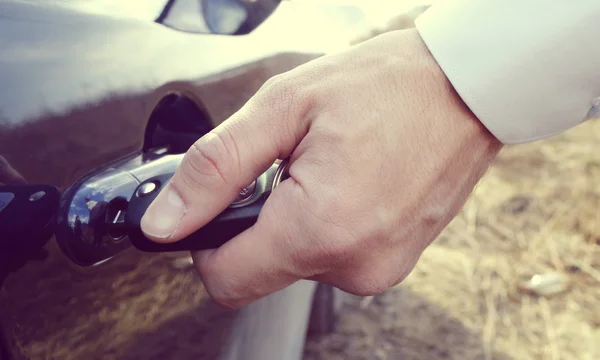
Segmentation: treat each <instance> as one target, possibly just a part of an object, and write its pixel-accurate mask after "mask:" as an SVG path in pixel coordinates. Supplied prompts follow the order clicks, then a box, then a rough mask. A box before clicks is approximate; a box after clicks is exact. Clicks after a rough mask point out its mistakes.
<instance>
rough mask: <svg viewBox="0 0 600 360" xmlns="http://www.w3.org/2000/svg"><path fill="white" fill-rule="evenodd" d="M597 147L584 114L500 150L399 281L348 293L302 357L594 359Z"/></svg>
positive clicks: (597, 137)
mask: <svg viewBox="0 0 600 360" xmlns="http://www.w3.org/2000/svg"><path fill="white" fill-rule="evenodd" d="M598 144H600V123H599V122H598V121H590V122H588V123H586V124H583V125H580V126H579V127H577V128H575V129H573V130H571V131H569V132H568V133H566V134H564V135H561V136H558V137H555V138H552V139H548V140H544V141H539V142H536V143H533V144H527V145H518V146H510V147H506V148H505V149H503V151H502V152H501V153H500V155H499V156H498V158H497V160H496V161H495V164H494V165H493V167H492V168H491V170H490V171H489V173H488V174H487V175H486V176H485V177H484V178H483V179H482V181H481V182H480V184H479V185H478V186H477V188H476V190H475V192H474V194H473V195H472V197H471V198H470V200H469V201H468V202H467V204H466V205H465V207H464V209H463V211H462V212H461V213H460V214H459V216H458V217H457V218H456V219H455V220H454V221H453V222H452V223H451V224H450V225H449V226H448V228H447V229H446V230H444V232H443V233H442V234H441V236H440V237H439V238H438V239H437V240H436V241H435V242H434V244H433V245H432V246H431V247H430V248H429V249H428V250H426V251H425V253H424V254H423V256H422V258H421V259H420V261H419V263H418V264H417V267H416V269H415V270H414V271H413V273H412V274H411V275H410V276H409V277H408V278H407V279H406V280H405V281H404V283H402V284H401V285H399V286H397V287H396V288H393V289H391V290H390V291H388V292H386V293H385V294H383V295H380V296H377V297H375V298H364V299H360V298H356V299H353V300H352V301H351V302H350V303H349V304H348V305H347V306H346V308H345V310H344V311H343V312H342V315H341V319H340V323H339V324H338V327H337V329H336V331H335V333H334V334H331V335H330V336H326V337H323V338H319V339H311V340H309V343H308V346H307V351H306V354H305V360H313V359H331V360H334V359H336V360H337V359H402V360H412V359H464V360H468V359H486V360H487V359H507V360H508V359H518V360H527V359H552V360H556V359H578V360H580V359H581V360H583V359H598V358H600V345H599V344H600V329H599V326H600V312H599V311H598V307H599V305H600V286H599V285H600V253H599V251H598V248H599V247H598V244H600V221H598V220H599V215H598V209H599V208H600V153H599V152H598V151H595V149H596V148H597V146H598ZM535 275H540V276H539V277H537V279H539V280H540V283H535V279H534V281H533V282H532V281H529V282H528V280H530V279H531V278H532V277H533V276H535Z"/></svg>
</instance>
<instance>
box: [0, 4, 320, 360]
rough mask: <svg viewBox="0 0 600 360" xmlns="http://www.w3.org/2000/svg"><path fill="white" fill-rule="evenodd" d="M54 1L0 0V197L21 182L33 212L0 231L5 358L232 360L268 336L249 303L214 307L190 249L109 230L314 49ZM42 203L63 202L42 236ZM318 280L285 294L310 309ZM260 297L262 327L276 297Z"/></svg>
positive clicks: (26, 210) (1, 322)
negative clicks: (140, 194) (161, 249)
mask: <svg viewBox="0 0 600 360" xmlns="http://www.w3.org/2000/svg"><path fill="white" fill-rule="evenodd" d="M59 3H60V2H57V1H48V2H31V1H12V0H11V1H4V2H1V3H0V14H1V16H0V44H1V45H2V50H1V51H0V89H1V90H0V94H1V95H0V184H2V185H0V186H2V187H0V193H3V192H4V193H7V192H9V191H7V190H6V189H16V190H14V191H16V192H19V191H20V192H21V193H24V194H27V195H28V196H27V197H26V200H23V201H24V202H23V203H24V204H26V205H27V206H31V207H27V206H25V205H24V207H22V208H20V210H19V211H21V213H19V214H21V215H20V218H19V219H18V220H19V221H21V220H22V221H23V222H24V223H25V224H28V225H27V226H25V227H22V228H21V229H20V230H19V231H23V232H22V234H23V236H20V237H12V238H8V237H5V238H3V239H0V282H1V283H2V285H1V289H0V326H1V329H2V337H1V338H2V343H1V344H2V351H3V354H2V355H0V357H2V356H4V357H7V358H11V359H12V358H14V359H100V358H102V359H111V358H114V359H117V358H118V359H153V358H168V359H188V358H189V359H192V358H193V359H214V358H216V357H217V354H219V353H221V352H222V351H223V349H222V347H223V346H227V347H229V348H230V349H229V350H227V349H225V350H226V351H225V353H226V354H230V355H229V356H233V355H231V354H236V353H237V354H239V353H240V351H241V353H244V350H243V349H250V348H255V349H256V348H258V347H260V346H258V345H257V343H256V341H254V342H252V341H248V337H249V336H250V337H252V336H251V335H249V333H251V332H253V331H254V332H255V334H258V333H260V331H259V330H258V329H259V328H260V327H258V328H257V327H256V326H254V327H253V326H250V325H249V324H256V316H254V318H253V317H252V314H256V313H254V312H252V311H253V310H252V309H254V308H249V309H248V310H246V315H244V314H242V316H241V317H240V315H239V314H238V313H236V312H230V311H225V310H224V309H222V308H219V307H218V306H216V305H214V304H213V303H211V302H210V301H209V298H208V296H207V294H206V292H205V291H204V289H203V287H202V285H201V283H200V281H199V279H198V277H197V275H196V274H195V271H194V269H193V267H192V266H191V262H190V258H189V255H188V254H187V253H169V254H162V253H159V254H150V253H144V252H140V251H137V250H135V249H134V248H132V247H131V245H130V243H129V240H128V238H127V236H124V234H121V233H118V232H114V231H113V232H110V231H109V229H108V228H107V227H106V226H102V224H103V223H106V222H110V221H111V219H112V217H113V216H114V215H116V213H115V211H117V212H118V210H119V208H118V206H119V205H118V204H119V200H118V199H123V198H124V199H127V198H128V197H130V196H131V195H132V194H133V191H134V189H135V187H136V186H137V184H139V183H140V182H141V181H143V180H144V178H145V177H148V176H152V175H154V174H155V173H156V172H157V171H169V170H173V169H174V167H175V166H177V163H178V160H180V159H181V154H182V153H183V152H185V150H186V149H187V147H189V146H190V145H191V143H192V142H193V141H194V140H195V139H197V138H198V137H200V136H202V135H203V134H204V133H206V132H207V131H209V130H210V129H211V128H213V127H214V126H216V125H217V124H218V123H220V122H221V121H223V120H224V119H226V118H227V117H228V116H230V115H231V114H232V113H233V112H235V111H236V110H237V109H239V108H240V107H241V106H242V105H243V104H244V103H245V101H247V99H248V98H249V97H250V96H252V94H254V93H255V92H256V91H257V90H258V88H259V87H260V86H261V85H262V83H263V82H264V81H265V80H266V79H268V78H269V77H271V76H272V75H274V74H277V73H280V72H283V71H286V70H288V69H291V68H293V67H295V66H297V65H299V64H302V63H304V62H306V61H308V60H310V59H312V58H315V57H316V56H319V55H320V53H319V52H318V51H312V50H311V46H298V49H296V50H293V51H290V48H294V46H293V45H290V44H289V43H286V42H282V41H268V40H266V39H265V38H264V37H265V36H267V37H268V36H269V34H271V33H272V31H270V30H268V27H264V28H261V29H259V30H260V31H257V32H256V34H250V35H247V36H241V37H237V36H221V35H210V34H191V33H185V32H182V31H177V30H175V29H173V28H169V27H167V26H163V25H159V24H156V23H153V22H148V21H142V20H140V19H139V18H135V17H128V16H117V15H115V14H108V13H107V12H102V11H100V12H99V11H97V10H98V9H97V8H94V7H90V8H85V7H81V8H75V7H72V6H63V5H64V4H59ZM140 6H141V5H140ZM121 15H123V14H121ZM125 15H126V14H125ZM272 18H273V24H279V25H281V24H284V23H286V22H287V21H285V20H282V19H281V16H280V18H278V15H277V13H276V14H275V15H273V16H272ZM269 21H270V19H269V20H268V21H267V23H268V22H269ZM287 23H288V24H289V22H287ZM279 25H278V26H279ZM305 45H306V44H305ZM313 50H314V49H313ZM3 189H4V190H3ZM40 189H44V190H40ZM52 189H56V192H57V194H58V195H57V196H58V197H57V198H56V200H53V196H54V195H55V194H53V190H52ZM11 191H12V190H11ZM41 191H43V193H41ZM58 199H60V200H58ZM115 199H117V201H115ZM9 201H10V199H8V200H7V198H2V199H0V208H3V207H4V210H0V211H8V209H11V208H10V206H11V204H10V203H9ZM44 201H49V202H50V203H52V201H56V206H57V209H58V210H57V211H56V213H55V215H54V217H55V219H54V220H56V221H53V222H52V227H53V228H52V233H50V234H48V236H45V235H44V234H45V233H44V234H42V233H40V232H36V231H33V230H35V229H38V228H40V227H45V226H47V225H48V224H46V223H44V222H42V223H40V222H36V221H37V220H36V218H35V216H30V215H31V214H34V213H35V211H37V210H36V209H37V208H36V207H35V206H37V205H38V204H43V202H44ZM2 204H3V205H5V206H3V205H2ZM115 204H116V205H115ZM28 221H29V222H28ZM48 226H50V225H48ZM28 229H29V230H32V231H31V232H27V230H28ZM40 234H41V235H40ZM312 290H314V286H313V285H307V284H303V283H301V284H300V285H299V287H298V286H297V287H294V288H292V289H291V290H289V292H288V293H287V294H288V295H287V298H289V294H295V295H293V296H294V298H296V303H295V304H294V305H293V306H294V307H295V309H297V312H298V314H300V315H299V316H300V317H301V318H302V317H304V318H305V317H306V316H305V315H302V314H306V312H307V311H308V309H309V307H310V306H308V305H306V304H309V302H310V297H311V294H312V293H311V291H312ZM294 291H295V293H294ZM285 294H286V293H283V295H278V296H280V297H281V296H283V297H284V298H285V297H286V295H285ZM299 294H300V295H299ZM271 299H275V300H273V301H275V303H279V304H280V306H279V310H278V311H279V312H280V313H281V312H283V313H289V308H287V310H286V308H285V306H283V305H281V304H283V303H285V301H284V302H281V301H279V302H277V300H276V299H277V297H274V298H273V297H272V298H271ZM298 299H304V300H301V301H300V300H298ZM298 301H300V303H298ZM264 304H265V303H263V305H261V304H260V303H259V304H258V305H256V306H255V308H256V307H260V308H262V309H263V310H261V311H262V313H260V312H259V315H258V316H259V318H262V319H263V320H262V322H263V323H265V322H267V323H268V321H267V320H265V316H266V315H268V313H269V309H272V308H275V306H274V305H264ZM267 304H268V302H267ZM302 304H304V305H302ZM265 306H266V309H267V310H264V309H265ZM282 306H283V307H282ZM303 306H304V307H303ZM302 309H304V310H302ZM260 314H263V315H260ZM240 318H241V319H242V320H240ZM244 319H246V320H244ZM240 321H241V322H240ZM244 321H245V323H244ZM300 322H302V321H300ZM264 328H265V329H267V328H268V329H273V326H272V325H267V326H264ZM275 329H278V331H279V332H281V326H280V325H278V326H277V327H275ZM269 331H272V330H269ZM297 331H298V330H296V332H297ZM301 331H302V329H300V332H301ZM232 332H233V333H234V335H235V337H236V338H237V339H244V338H245V339H244V340H238V341H236V340H235V339H232V337H231V336H232ZM265 334H268V331H266V332H265ZM295 336H296V335H295ZM254 338H256V336H255V337H254ZM269 340H273V339H269V337H268V336H267V335H265V336H263V337H262V338H259V339H258V341H262V342H263V343H264V342H265V341H269ZM240 344H242V345H240ZM249 344H250V345H249ZM244 346H245V348H244ZM240 347H241V349H242V350H240ZM257 351H258V350H257ZM263 351H264V350H263ZM247 355H248V356H251V354H247ZM244 358H248V359H250V358H251V357H244Z"/></svg>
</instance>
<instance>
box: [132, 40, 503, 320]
mask: <svg viewBox="0 0 600 360" xmlns="http://www.w3.org/2000/svg"><path fill="white" fill-rule="evenodd" d="M500 148H501V144H500V142H499V141H498V140H497V139H495V138H494V137H493V136H492V135H491V134H490V133H489V132H488V131H487V130H486V129H485V128H484V127H483V126H482V125H481V123H480V122H479V121H478V120H477V118H476V117H475V116H474V115H473V114H472V113H471V112H470V110H469V109H468V108H467V107H466V106H465V104H464V103H463V102H462V101H461V99H460V98H459V96H458V95H457V94H456V93H455V91H454V90H453V88H452V87H451V85H450V84H449V82H448V80H447V79H446V77H445V76H444V74H443V72H442V71H441V69H440V68H439V67H438V65H437V63H436V62H435V60H434V59H433V58H432V56H431V55H430V54H429V52H428V50H427V48H426V47H425V45H424V44H423V42H422V40H421V39H420V37H419V35H418V33H417V32H416V30H406V31H398V32H392V33H388V34H385V35H382V36H379V37H377V38H375V39H373V40H370V41H367V42H365V43H363V44H360V45H358V46H355V47H353V48H351V49H349V50H348V51H345V52H342V53H339V54H334V55H328V56H325V57H322V58H319V59H317V60H315V61H312V62H310V63H307V64H305V65H303V66H300V67H298V68H296V69H294V70H292V71H290V72H287V73H285V74H282V75H279V76H276V77H274V78H273V79H271V80H270V81H268V82H267V83H266V84H265V85H264V86H263V87H262V88H261V89H260V91H258V93H257V94H256V95H255V96H254V97H253V98H252V99H251V100H250V101H249V102H248V103H247V104H246V105H245V106H244V107H243V108H242V109H241V110H240V111H239V112H237V113H236V114H235V115H233V116H232V117H231V118H230V119H228V120H227V121H225V122H224V123H223V124H221V125H220V126H219V127H217V128H216V129H214V130H213V131H212V132H211V133H209V134H207V135H206V136H204V137H203V138H201V139H200V140H198V142H197V143H196V144H195V145H194V146H192V147H191V148H190V150H189V151H188V153H187V154H186V155H185V157H184V159H183V162H182V164H181V166H180V167H179V169H178V170H177V172H176V174H175V175H174V177H173V179H172V182H171V183H170V184H169V186H168V187H166V188H165V189H164V190H163V191H162V192H161V194H160V195H159V196H158V198H157V199H156V200H155V202H154V203H153V204H152V205H151V206H150V207H149V209H148V211H147V213H146V214H145V216H144V218H143V219H142V229H143V230H144V232H145V233H146V234H147V235H148V236H149V237H150V238H153V239H155V240H156V241H159V242H172V241H177V240H178V239H181V238H183V237H185V236H186V235H188V234H190V233H192V232H193V231H195V230H196V229H198V228H200V227H202V226H203V225H205V224H206V223H208V222H209V221H210V220H211V219H213V218H214V217H215V216H217V215H218V214H219V213H221V212H222V211H223V210H224V209H226V208H227V207H228V206H229V204H231V202H233V200H234V199H235V197H236V195H237V193H238V191H239V190H240V189H241V188H242V187H244V186H245V185H247V184H249V183H250V182H252V181H253V180H254V179H255V178H256V177H257V176H258V175H259V174H261V173H262V172H263V171H265V170H266V169H267V168H268V167H269V166H270V165H271V164H272V163H273V161H275V160H276V159H277V158H279V159H283V158H286V157H288V156H289V155H291V167H290V169H289V173H290V179H288V180H286V181H284V182H282V183H281V184H280V185H279V186H278V187H277V188H276V189H275V190H274V191H273V193H272V194H271V196H270V197H269V199H268V200H267V202H266V204H265V206H264V207H263V209H262V211H261V214H260V216H259V218H258V221H257V223H256V224H255V225H254V226H253V227H252V228H250V229H248V230H247V231H245V232H243V233H242V234H240V235H239V236H237V237H236V238H234V239H232V240H231V241H229V242H228V243H226V244H225V245H223V246H222V247H221V248H219V249H216V250H210V251H202V252H198V253H195V254H193V255H194V262H195V264H196V266H197V268H198V271H199V272H200V275H201V276H202V279H203V282H204V284H205V286H206V288H207V290H208V292H209V293H210V295H211V296H212V297H213V299H214V300H215V301H217V302H219V303H220V304H222V305H224V306H228V307H232V308H238V307H242V306H244V305H246V304H248V303H250V302H252V301H254V300H257V299H259V298H261V297H263V296H265V295H267V294H270V293H272V292H274V291H277V290H280V289H283V288H285V287H287V286H288V285H290V284H292V283H294V282H295V281H297V280H299V279H312V280H318V281H321V282H326V283H329V284H332V285H334V286H336V287H338V288H340V289H342V290H344V291H347V292H350V293H353V294H357V295H374V294H379V293H381V292H383V291H385V290H386V289H388V288H389V287H391V286H393V285H395V284H397V283H399V282H401V281H402V280H403V279H404V278H405V277H406V276H407V275H408V274H409V273H410V271H411V270H412V269H413V267H414V265H415V263H416V261H417V259H418V258H419V256H420V255H421V253H422V251H423V250H424V249H425V248H426V247H427V246H428V245H429V244H430V243H431V242H432V241H433V240H434V239H435V238H436V237H437V235H438V234H439V233H440V232H441V230H442V229H443V228H444V227H445V226H446V225H447V224H448V222H449V221H450V220H451V219H452V218H453V217H454V216H455V215H456V214H457V212H458V211H459V210H460V208H461V206H462V205H463V204H464V202H465V200H466V198H467V196H468V195H469V194H470V192H471V191H472V189H473V187H474V186H475V184H476V183H477V181H478V180H479V179H480V177H481V176H482V175H483V173H484V172H485V171H486V169H487V168H488V166H489V164H490V162H491V161H492V159H493V158H494V156H495V155H496V154H497V152H498V151H499V150H500Z"/></svg>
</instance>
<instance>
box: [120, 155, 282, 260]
mask: <svg viewBox="0 0 600 360" xmlns="http://www.w3.org/2000/svg"><path fill="white" fill-rule="evenodd" d="M287 167H288V162H287V161H283V162H281V163H280V164H274V165H273V166H271V167H270V168H269V170H267V171H266V172H265V173H263V174H262V175H261V176H259V177H258V178H257V179H256V180H255V181H254V182H253V183H252V184H250V185H248V186H247V187H245V188H244V189H242V191H241V192H240V193H239V195H238V198H237V199H236V200H235V201H234V202H233V203H232V204H231V205H230V206H229V207H228V208H227V209H225V210H224V211H223V212H222V213H221V214H219V215H218V216H217V217H216V218H214V219H213V220H212V221H211V222H209V223H208V224H206V225H205V226H203V227H202V228H200V229H198V230H197V231H195V232H194V233H192V234H190V235H189V236H187V237H185V238H184V239H182V240H179V241H176V242H173V243H168V244H165V243H158V242H155V241H152V240H150V239H148V238H147V237H146V236H145V235H144V233H143V232H142V230H141V226H140V223H141V220H142V216H143V215H144V213H145V212H146V209H147V208H148V206H150V204H151V203H152V201H154V199H155V198H156V197H157V196H158V194H159V193H160V191H161V190H162V189H163V188H164V186H165V185H167V184H168V182H169V181H170V179H171V177H172V176H173V174H172V173H171V174H163V175H159V176H155V177H152V178H150V179H147V180H146V181H144V182H143V183H141V184H140V185H139V186H138V187H137V189H136V191H135V193H134V195H133V196H132V198H131V200H130V201H129V204H128V206H127V209H126V211H125V214H124V215H123V226H124V227H125V228H126V231H127V234H128V235H129V239H130V240H131V243H132V244H133V246H135V247H136V248H137V249H139V250H142V251H146V252H171V251H187V250H206V249H214V248H218V247H219V246H221V245H223V244H224V243H225V242H227V241H229V240H230V239H232V238H233V237H235V236H236V235H238V234H240V233H241V232H243V231H244V230H246V229H248V228H249V227H251V226H252V225H254V224H255V223H256V220H257V219H258V215H259V213H260V210H261V209H262V207H263V205H264V203H265V201H266V200H267V198H268V196H269V194H270V193H271V191H272V190H273V189H274V188H275V187H276V186H277V185H279V183H280V182H281V181H283V180H285V179H286V178H287V177H288V174H287ZM115 222H116V223H119V222H120V221H119V219H116V221H115Z"/></svg>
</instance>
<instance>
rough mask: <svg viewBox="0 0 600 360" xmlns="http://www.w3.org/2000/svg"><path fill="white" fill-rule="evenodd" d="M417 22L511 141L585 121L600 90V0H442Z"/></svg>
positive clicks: (487, 120) (495, 128)
mask: <svg viewBox="0 0 600 360" xmlns="http://www.w3.org/2000/svg"><path fill="white" fill-rule="evenodd" d="M416 27H417V30H418V32H419V34H420V35H421V37H422V39H423V41H424V42H425V44H426V45H427V47H428V48H429V51H430V52H431V54H432V55H433V57H434V58H435V60H436V61H437V62H438V64H439V65H440V67H441V69H442V71H444V73H445V74H446V76H447V77H448V79H449V80H450V82H451V83H452V85H453V86H454V88H455V89H456V91H457V92H458V94H459V96H460V97H461V98H462V99H463V101H464V102H465V103H466V104H467V106H468V107H469V108H470V109H471V111H473V113H474V114H475V115H476V116H477V117H478V118H479V120H480V121H481V122H482V123H483V124H484V125H485V126H486V127H487V129H488V130H489V131H490V132H491V133H492V134H493V135H494V136H496V137H497V138H498V139H499V140H500V141H501V142H503V143H505V144H515V143H524V142H530V141H534V140H539V139H543V138H547V137H549V136H552V135H555V134H558V133H561V132H563V131H565V130H567V129H569V128H571V127H573V126H575V125H577V124H579V123H581V122H583V121H584V120H586V119H587V118H589V117H588V116H587V115H588V114H589V113H591V108H592V105H593V103H592V102H593V100H594V98H595V97H597V96H599V95H600V46H598V45H597V44H598V41H600V1H597V0H591V1H587V0H580V1H576V2H567V1H546V2H543V3H540V2H537V1H523V0H504V1H491V0H454V1H452V0H443V1H441V2H440V3H436V4H434V5H432V6H431V7H430V8H429V9H428V10H427V11H426V12H425V13H424V14H423V15H421V16H420V17H419V18H418V19H417V20H416Z"/></svg>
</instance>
